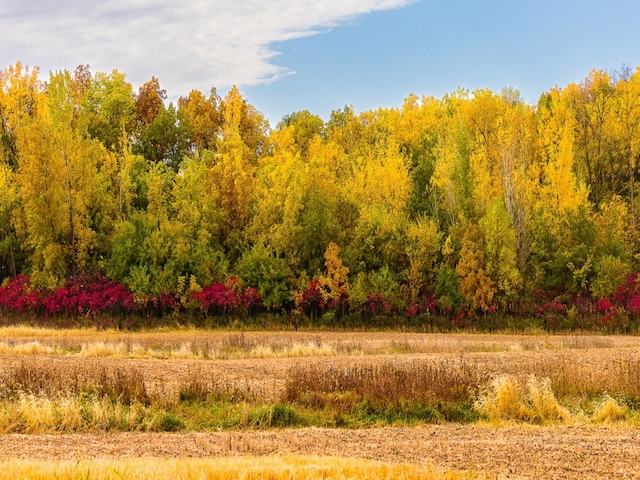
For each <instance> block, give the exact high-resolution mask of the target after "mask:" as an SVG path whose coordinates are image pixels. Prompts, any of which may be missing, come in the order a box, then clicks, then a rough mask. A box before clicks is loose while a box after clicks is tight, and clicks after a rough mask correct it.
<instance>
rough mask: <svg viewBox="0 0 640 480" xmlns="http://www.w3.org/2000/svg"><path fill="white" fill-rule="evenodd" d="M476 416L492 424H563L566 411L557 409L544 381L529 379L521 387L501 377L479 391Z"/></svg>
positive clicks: (567, 417)
mask: <svg viewBox="0 0 640 480" xmlns="http://www.w3.org/2000/svg"><path fill="white" fill-rule="evenodd" d="M474 408H476V409H477V410H478V411H479V412H480V413H482V414H483V415H485V416H486V417H487V418H489V419H490V420H492V421H494V422H499V421H501V420H515V421H522V422H528V423H536V424H545V423H557V422H566V421H568V420H569V419H570V418H571V415H570V413H569V410H567V409H566V408H565V407H563V406H562V405H560V403H559V402H558V400H557V399H556V396H555V394H554V393H553V390H552V389H551V381H550V380H549V379H548V378H545V379H543V380H538V379H537V378H536V377H535V376H531V377H529V379H528V380H527V382H526V384H524V385H523V384H522V383H521V382H519V381H518V380H517V379H516V378H515V377H513V376H509V375H505V376H501V377H498V378H496V379H494V380H493V381H492V382H491V383H490V384H489V385H488V386H487V387H485V388H483V389H482V391H481V392H480V394H479V395H478V398H477V399H476V401H475V403H474Z"/></svg>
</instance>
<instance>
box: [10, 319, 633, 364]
mask: <svg viewBox="0 0 640 480" xmlns="http://www.w3.org/2000/svg"><path fill="white" fill-rule="evenodd" d="M0 339H2V342H0V354H25V355H28V354H40V355H69V356H85V357H116V358H161V359H166V358H173V359H242V358H280V357H312V356H332V355H352V356H355V355H366V356H371V355H381V354H422V353H432V354H438V353H480V352H488V353H498V352H528V351H561V350H575V349H606V348H620V347H630V348H631V347H636V348H640V338H637V337H607V336H598V335H587V334H585V335H542V334H533V335H532V334H528V335H512V334H507V333H503V334H491V335H489V334H413V333H407V334H403V333H399V332H396V333H393V332H381V333H375V332H364V333H355V332H352V333H348V332H341V333H338V332H320V333H317V332H316V333H313V332H228V331H211V330H209V331H203V330H195V329H189V328H180V329H173V330H170V329H157V330H149V331H144V332H122V331H117V330H100V331H99V330H96V329H66V330H65V329H60V330H57V329H46V328H35V327H30V326H9V327H0Z"/></svg>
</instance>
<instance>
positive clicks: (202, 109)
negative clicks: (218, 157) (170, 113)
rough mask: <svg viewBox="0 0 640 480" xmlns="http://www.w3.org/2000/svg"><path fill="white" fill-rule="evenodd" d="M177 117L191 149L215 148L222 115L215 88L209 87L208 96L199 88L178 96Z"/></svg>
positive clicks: (219, 135) (219, 132)
mask: <svg viewBox="0 0 640 480" xmlns="http://www.w3.org/2000/svg"><path fill="white" fill-rule="evenodd" d="M178 118H179V119H180V122H181V123H183V124H184V128H185V130H186V131H187V135H188V137H189V145H190V147H191V149H192V150H211V151H215V150H217V144H218V141H219V139H220V137H221V135H222V123H223V116H222V112H221V98H220V97H219V96H218V95H217V93H216V90H215V88H212V89H211V93H210V94H209V97H205V96H204V94H203V93H202V92H200V91H199V90H192V91H191V92H190V93H189V95H188V96H187V97H180V99H178Z"/></svg>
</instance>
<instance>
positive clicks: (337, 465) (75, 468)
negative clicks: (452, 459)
mask: <svg viewBox="0 0 640 480" xmlns="http://www.w3.org/2000/svg"><path fill="white" fill-rule="evenodd" d="M16 478H20V479H24V480H45V479H47V480H49V479H53V478H55V479H57V480H84V479H91V480H121V479H123V478H126V479H128V480H147V479H149V480H151V479H154V480H155V479H160V478H172V479H180V480H237V479H243V480H258V479H260V480H288V479H292V478H295V479H296V480H316V479H335V480H339V479H345V480H346V479H356V478H357V479H362V480H367V479H371V480H373V479H376V480H378V479H388V480H392V479H403V480H418V479H420V480H429V479H432V480H445V479H447V480H456V479H459V480H462V479H465V480H475V479H487V478H490V477H489V476H488V474H485V473H474V472H454V471H441V470H438V469H437V468H435V467H432V466H421V465H411V464H390V463H382V462H375V461H371V460H362V459H347V458H340V457H314V456H270V457H229V458H208V459H162V458H132V459H119V460H111V459H106V460H90V461H79V462H73V461H63V462H52V461H41V460H10V461H4V462H0V480H5V479H7V480H9V479H11V480H14V479H16Z"/></svg>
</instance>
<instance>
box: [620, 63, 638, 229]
mask: <svg viewBox="0 0 640 480" xmlns="http://www.w3.org/2000/svg"><path fill="white" fill-rule="evenodd" d="M614 110H615V115H614V119H615V121H616V126H617V132H618V136H619V137H620V145H621V149H622V151H621V156H622V160H623V161H624V162H625V163H626V164H627V171H628V174H627V176H628V179H629V197H630V198H629V203H630V205H631V219H632V224H633V231H634V232H635V229H636V224H637V221H636V205H635V204H636V199H635V176H636V170H637V164H638V159H639V158H640V67H638V68H637V69H636V71H635V72H633V73H631V72H630V71H629V70H628V69H623V71H622V72H621V75H620V77H619V79H618V81H617V83H616V85H615V106H614ZM634 237H635V233H634Z"/></svg>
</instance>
